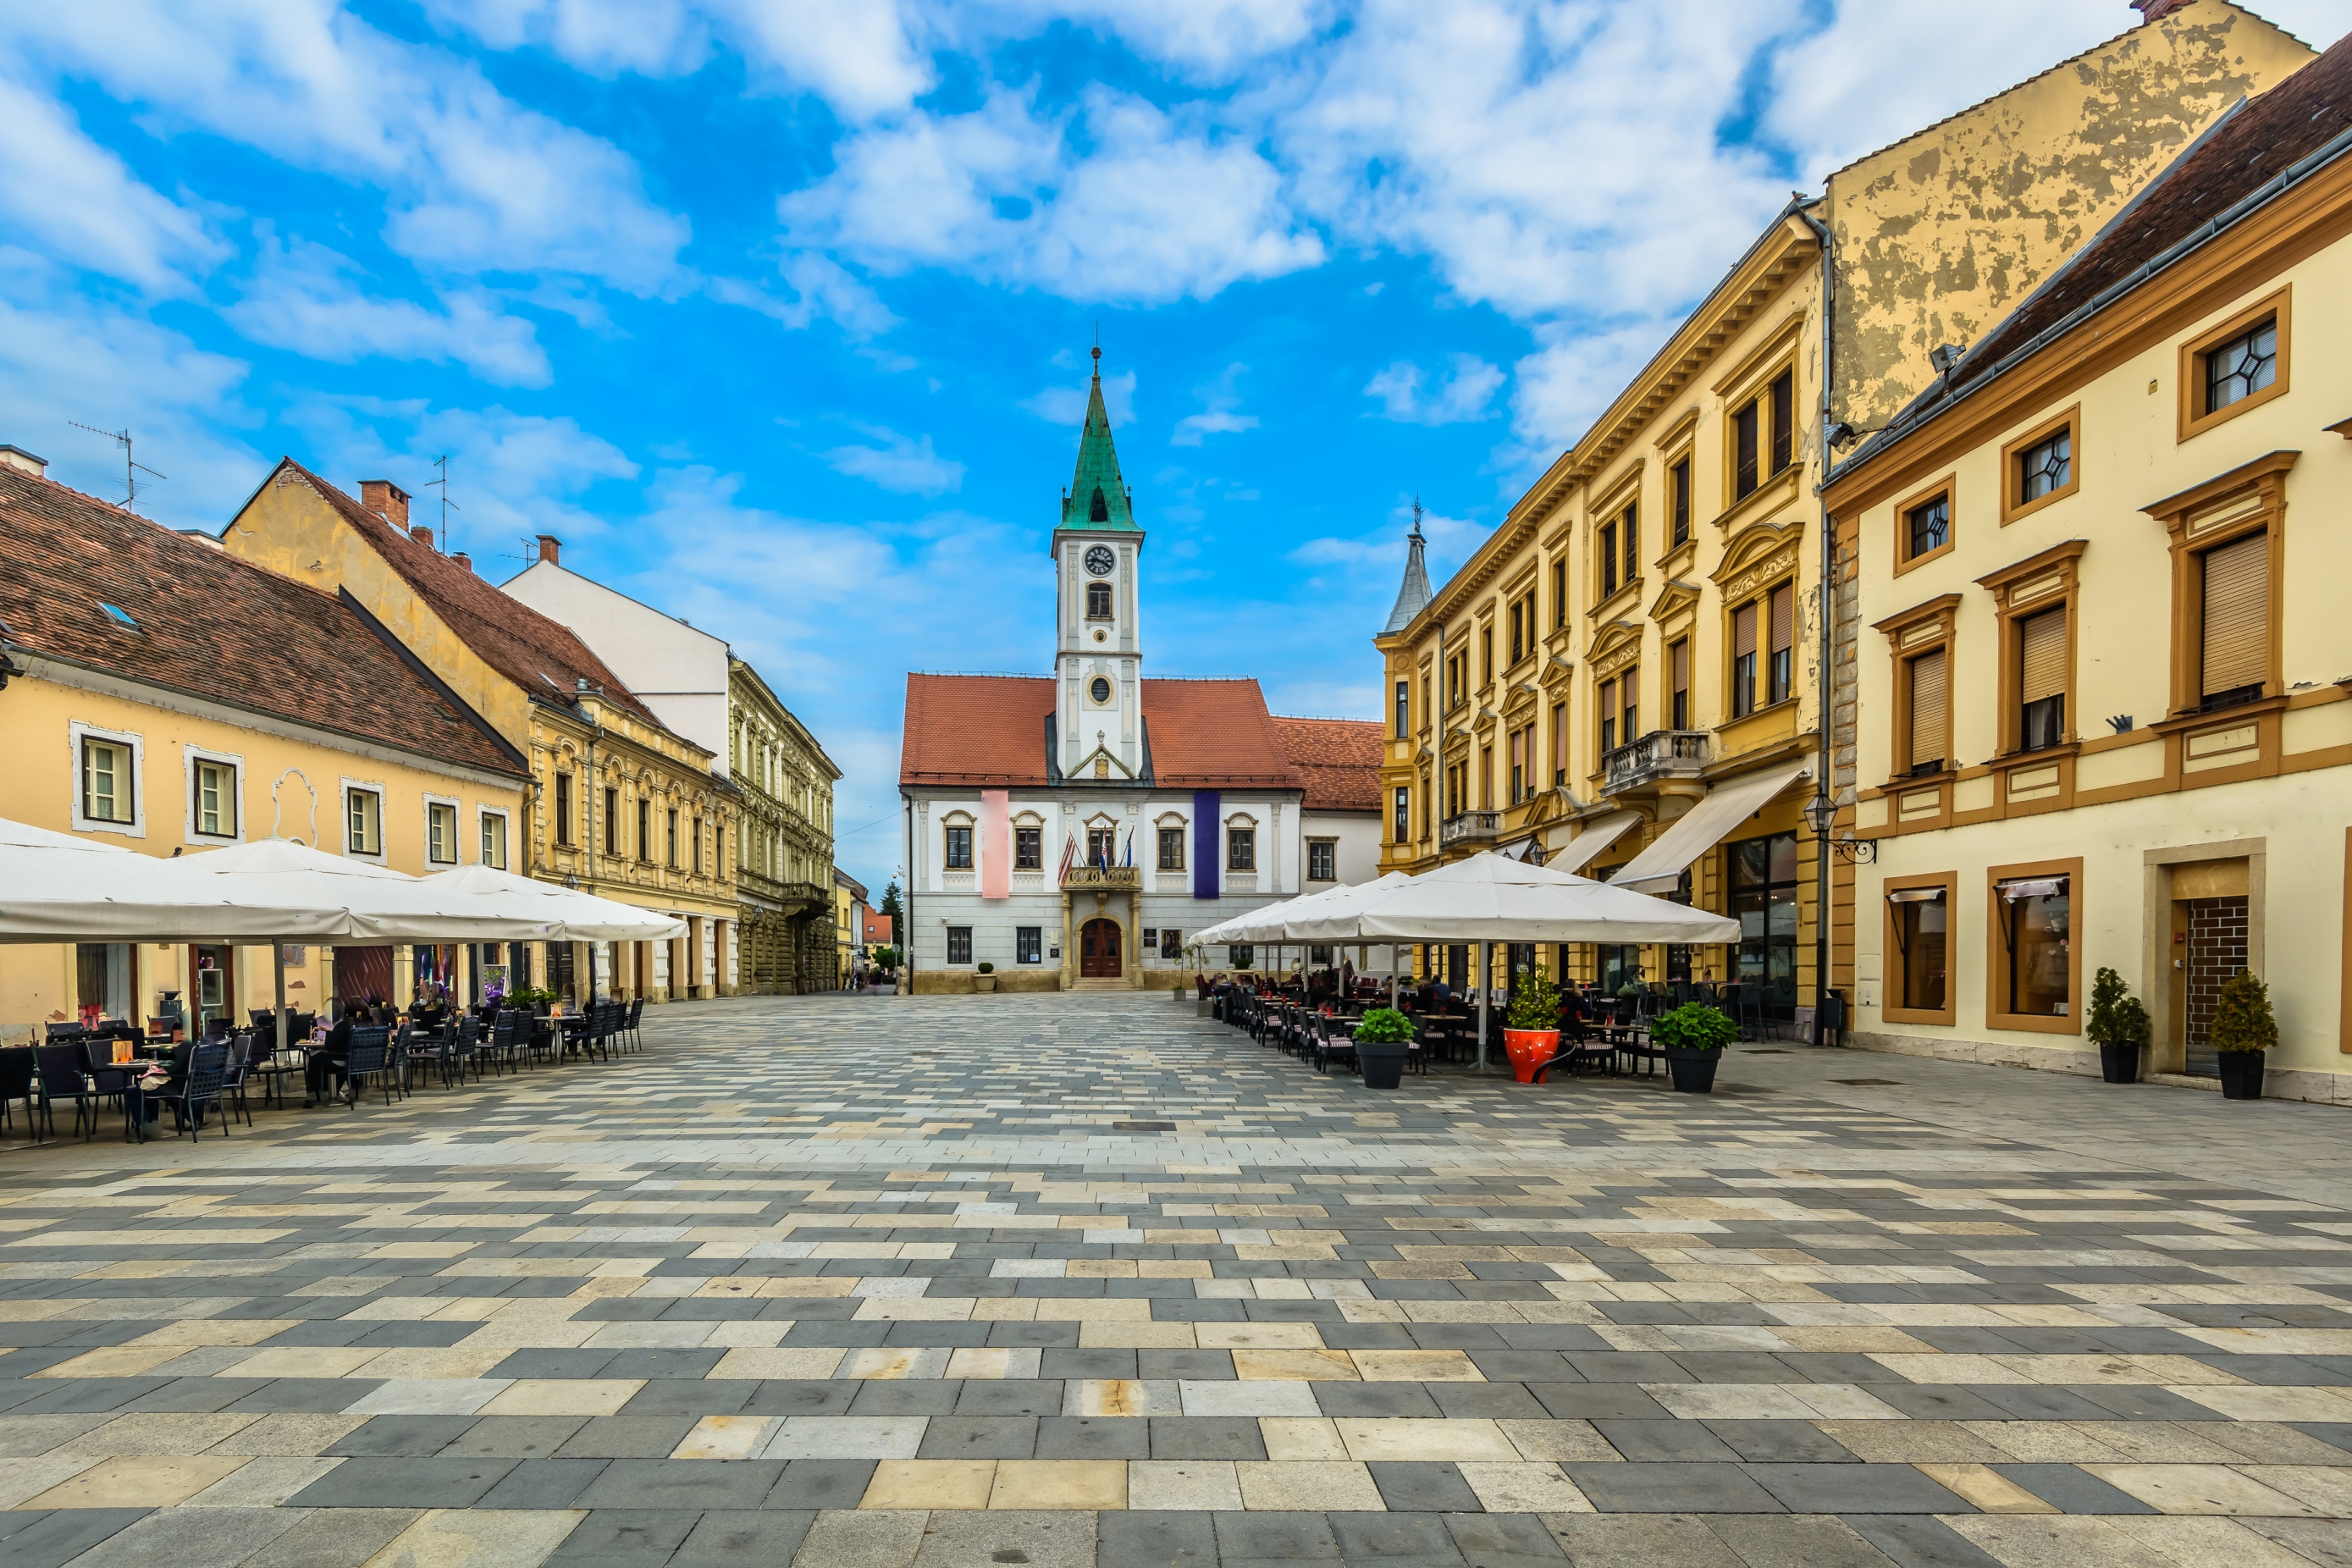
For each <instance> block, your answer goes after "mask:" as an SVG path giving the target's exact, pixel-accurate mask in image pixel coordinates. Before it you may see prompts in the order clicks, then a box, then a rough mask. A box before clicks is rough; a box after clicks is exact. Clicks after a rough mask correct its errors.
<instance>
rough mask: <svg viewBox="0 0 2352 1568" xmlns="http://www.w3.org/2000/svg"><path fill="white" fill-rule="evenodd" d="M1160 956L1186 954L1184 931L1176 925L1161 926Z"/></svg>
mask: <svg viewBox="0 0 2352 1568" xmlns="http://www.w3.org/2000/svg"><path fill="white" fill-rule="evenodd" d="M1183 956H1184V933H1183V932H1182V931H1179V930H1178V929H1177V928H1176V927H1174V926H1161V927H1160V957H1162V958H1181V957H1183Z"/></svg>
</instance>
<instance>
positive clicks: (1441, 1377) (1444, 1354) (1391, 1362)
mask: <svg viewBox="0 0 2352 1568" xmlns="http://www.w3.org/2000/svg"><path fill="white" fill-rule="evenodd" d="M1348 1353H1349V1355H1350V1356H1352V1357H1354V1358H1355V1363H1356V1375H1358V1376H1359V1377H1360V1378H1362V1379H1363V1380H1364V1381H1365V1382H1366V1383H1484V1382H1486V1373H1482V1372H1480V1371H1479V1370H1478V1365H1477V1363H1475V1362H1474V1361H1472V1360H1471V1359H1470V1358H1469V1357H1468V1356H1467V1355H1465V1354H1464V1353H1463V1352H1460V1351H1349V1352H1348Z"/></svg>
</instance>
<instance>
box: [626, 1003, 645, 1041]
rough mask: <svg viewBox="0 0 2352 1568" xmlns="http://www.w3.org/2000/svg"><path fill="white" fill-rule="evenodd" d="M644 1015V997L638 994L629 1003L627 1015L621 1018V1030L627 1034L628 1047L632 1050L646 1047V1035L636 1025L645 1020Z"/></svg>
mask: <svg viewBox="0 0 2352 1568" xmlns="http://www.w3.org/2000/svg"><path fill="white" fill-rule="evenodd" d="M645 1017H646V999H645V998H644V997H642V996H640V997H638V998H637V999H636V1000H635V1001H634V1002H632V1003H630V1004H629V1013H628V1016H627V1017H625V1018H624V1019H622V1020H621V1028H622V1031H623V1032H624V1033H625V1034H626V1035H627V1036H628V1037H629V1049H631V1050H633V1051H642V1050H644V1049H645V1048H646V1037H645V1036H644V1034H643V1033H641V1032H640V1031H639V1029H638V1026H639V1025H640V1024H642V1023H644V1022H645Z"/></svg>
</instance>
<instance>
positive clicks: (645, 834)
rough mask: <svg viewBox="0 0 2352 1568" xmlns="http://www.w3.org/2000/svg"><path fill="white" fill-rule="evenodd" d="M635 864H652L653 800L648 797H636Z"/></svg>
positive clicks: (651, 797)
mask: <svg viewBox="0 0 2352 1568" xmlns="http://www.w3.org/2000/svg"><path fill="white" fill-rule="evenodd" d="M637 863H638V864H639V865H642V866H650V865H652V864H653V863H654V798H653V796H651V795H639V796H637Z"/></svg>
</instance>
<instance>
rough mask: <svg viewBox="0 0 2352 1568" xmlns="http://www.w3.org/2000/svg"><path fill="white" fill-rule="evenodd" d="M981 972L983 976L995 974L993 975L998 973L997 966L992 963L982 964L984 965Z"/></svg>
mask: <svg viewBox="0 0 2352 1568" xmlns="http://www.w3.org/2000/svg"><path fill="white" fill-rule="evenodd" d="M980 972H981V973H982V974H993V973H996V965H994V964H992V963H982V964H981V966H980Z"/></svg>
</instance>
